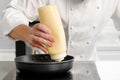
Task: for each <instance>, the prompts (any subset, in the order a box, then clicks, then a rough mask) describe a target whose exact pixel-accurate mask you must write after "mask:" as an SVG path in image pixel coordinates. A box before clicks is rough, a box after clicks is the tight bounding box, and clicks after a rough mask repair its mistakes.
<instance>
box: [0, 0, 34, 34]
mask: <svg viewBox="0 0 120 80" xmlns="http://www.w3.org/2000/svg"><path fill="white" fill-rule="evenodd" d="M29 2H30V1H29V0H12V1H11V2H10V4H9V5H8V7H7V8H6V9H5V10H3V12H2V19H1V22H0V23H1V24H2V26H0V27H1V29H0V33H1V36H5V35H7V34H9V33H10V31H12V29H14V28H15V27H16V26H18V25H20V24H25V25H29V22H32V21H33V20H34V19H33V18H32V17H33V16H31V15H30V14H29V11H30V10H29V11H28V10H27V9H28V6H29Z"/></svg>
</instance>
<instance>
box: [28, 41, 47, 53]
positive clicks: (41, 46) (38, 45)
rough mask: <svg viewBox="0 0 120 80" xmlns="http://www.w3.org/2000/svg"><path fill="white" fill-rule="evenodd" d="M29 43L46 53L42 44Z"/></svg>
mask: <svg viewBox="0 0 120 80" xmlns="http://www.w3.org/2000/svg"><path fill="white" fill-rule="evenodd" d="M30 45H31V46H32V47H36V48H38V49H41V50H42V51H43V52H45V53H46V54H48V51H47V49H46V48H45V47H44V46H43V45H42V44H38V43H37V42H31V43H30Z"/></svg>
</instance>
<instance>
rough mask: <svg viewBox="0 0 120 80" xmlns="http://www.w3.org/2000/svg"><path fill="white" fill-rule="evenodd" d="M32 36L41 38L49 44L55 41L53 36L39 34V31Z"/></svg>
mask: <svg viewBox="0 0 120 80" xmlns="http://www.w3.org/2000/svg"><path fill="white" fill-rule="evenodd" d="M34 35H35V36H38V37H42V38H44V39H46V40H49V41H50V42H54V41H55V38H54V36H52V35H50V34H46V33H43V32H40V31H35V32H34Z"/></svg>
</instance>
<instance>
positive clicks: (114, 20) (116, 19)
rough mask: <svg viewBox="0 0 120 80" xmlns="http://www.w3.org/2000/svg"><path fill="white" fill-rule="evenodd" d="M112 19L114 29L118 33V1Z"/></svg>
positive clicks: (119, 7) (119, 15)
mask: <svg viewBox="0 0 120 80" xmlns="http://www.w3.org/2000/svg"><path fill="white" fill-rule="evenodd" d="M112 19H113V22H114V25H115V27H116V29H117V30H118V31H120V1H118V3H117V5H116V9H115V12H114V13H113V16H112Z"/></svg>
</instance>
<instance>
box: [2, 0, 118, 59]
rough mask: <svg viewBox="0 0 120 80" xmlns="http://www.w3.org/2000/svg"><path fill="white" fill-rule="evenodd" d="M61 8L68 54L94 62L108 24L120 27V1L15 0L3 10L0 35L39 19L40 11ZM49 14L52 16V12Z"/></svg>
mask: <svg viewBox="0 0 120 80" xmlns="http://www.w3.org/2000/svg"><path fill="white" fill-rule="evenodd" d="M48 4H56V5H57V6H58V9H59V12H60V16H61V20H62V22H63V26H64V29H65V33H66V38H67V45H68V50H67V53H68V54H70V55H73V56H76V57H77V58H78V59H80V60H94V59H95V57H92V55H94V56H95V53H94V49H95V42H96V39H97V37H98V35H99V33H100V32H101V30H102V28H103V26H104V24H105V23H107V22H108V21H109V20H110V19H111V18H112V19H113V20H114V22H115V25H116V27H119V25H120V1H119V0H12V1H11V2H10V4H9V6H8V7H7V9H5V10H4V11H3V18H2V20H1V21H2V22H4V23H5V24H4V26H0V27H1V29H0V32H2V34H3V35H6V34H8V33H9V32H10V31H11V30H12V29H13V28H14V27H16V26H17V25H20V24H26V25H29V22H32V21H35V20H38V8H39V7H41V6H45V5H48ZM48 14H49V13H48Z"/></svg>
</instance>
